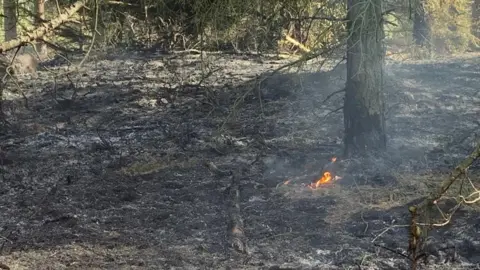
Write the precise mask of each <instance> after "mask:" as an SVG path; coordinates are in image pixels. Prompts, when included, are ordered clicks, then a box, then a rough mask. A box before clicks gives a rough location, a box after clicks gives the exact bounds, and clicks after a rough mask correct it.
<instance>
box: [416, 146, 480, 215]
mask: <svg viewBox="0 0 480 270" xmlns="http://www.w3.org/2000/svg"><path fill="white" fill-rule="evenodd" d="M479 157H480V142H478V144H477V147H476V148H475V150H474V151H473V152H472V153H471V154H470V155H469V156H468V157H467V158H466V159H464V160H463V161H462V162H461V163H460V164H459V165H458V166H457V167H455V169H454V170H453V172H451V173H450V177H449V178H448V179H446V180H444V181H443V182H442V184H441V185H440V187H439V188H438V189H437V190H436V191H434V192H432V194H430V195H429V196H428V197H427V198H426V199H425V200H424V201H423V202H421V203H420V204H418V205H417V206H416V208H417V209H423V208H425V207H430V206H433V205H434V204H435V202H436V201H437V200H438V199H440V198H441V197H442V196H443V194H445V192H447V190H448V188H449V187H450V186H451V185H452V184H453V183H454V182H455V181H456V180H457V179H458V178H459V177H460V176H461V175H463V174H464V173H465V171H466V170H467V169H468V167H470V165H472V163H473V162H474V161H475V160H477V159H478V158H479Z"/></svg>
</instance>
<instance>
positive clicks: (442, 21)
mask: <svg viewBox="0 0 480 270" xmlns="http://www.w3.org/2000/svg"><path fill="white" fill-rule="evenodd" d="M426 9H427V11H428V14H429V16H430V20H431V35H432V36H431V42H432V45H433V46H434V49H435V50H436V51H437V52H439V53H458V52H464V51H466V50H467V49H468V46H469V45H470V44H471V43H472V41H474V39H475V37H474V36H473V35H472V31H471V22H472V20H471V14H472V13H471V1H470V0H428V1H427V2H426Z"/></svg>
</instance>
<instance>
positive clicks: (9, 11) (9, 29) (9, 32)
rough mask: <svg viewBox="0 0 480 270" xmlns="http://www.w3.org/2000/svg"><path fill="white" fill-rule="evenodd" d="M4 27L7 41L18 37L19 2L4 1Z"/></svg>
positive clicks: (12, 0)
mask: <svg viewBox="0 0 480 270" xmlns="http://www.w3.org/2000/svg"><path fill="white" fill-rule="evenodd" d="M3 14H4V16H5V17H4V18H3V27H4V32H5V40H6V41H8V40H12V39H14V38H16V37H17V2H16V0H3Z"/></svg>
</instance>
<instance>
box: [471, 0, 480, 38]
mask: <svg viewBox="0 0 480 270" xmlns="http://www.w3.org/2000/svg"><path fill="white" fill-rule="evenodd" d="M472 34H473V35H474V36H475V37H476V38H478V39H480V0H474V1H473V3H472Z"/></svg>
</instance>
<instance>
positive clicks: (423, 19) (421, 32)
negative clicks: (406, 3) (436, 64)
mask: <svg viewBox="0 0 480 270" xmlns="http://www.w3.org/2000/svg"><path fill="white" fill-rule="evenodd" d="M416 2H417V3H416V5H415V7H414V9H413V11H414V17H413V39H414V40H415V43H416V44H417V45H420V46H422V47H423V46H429V45H430V24H429V22H428V15H427V12H426V9H425V0H417V1H416Z"/></svg>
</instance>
